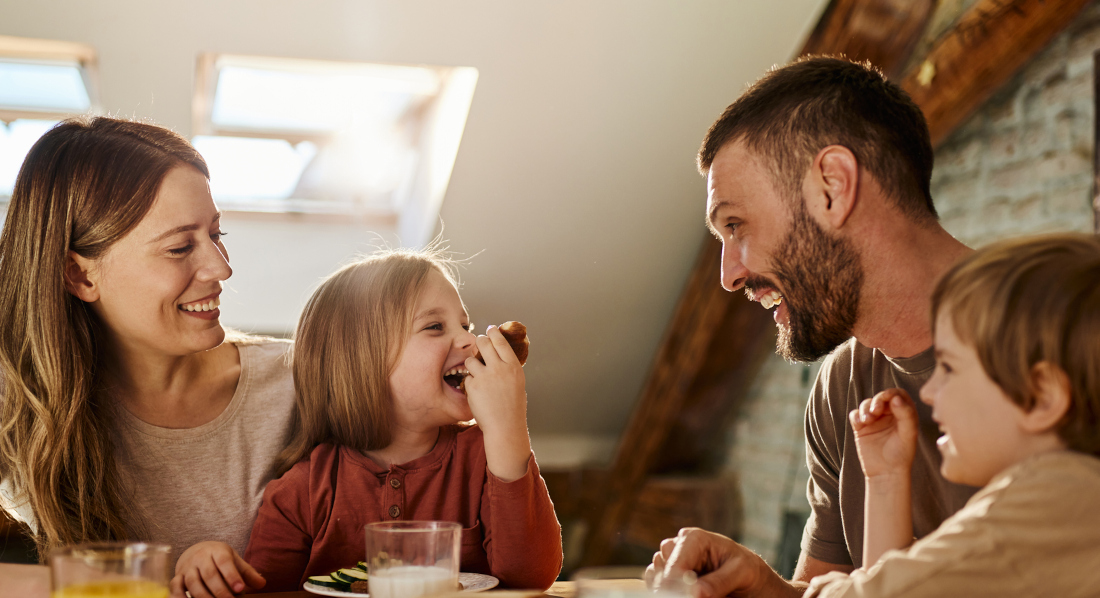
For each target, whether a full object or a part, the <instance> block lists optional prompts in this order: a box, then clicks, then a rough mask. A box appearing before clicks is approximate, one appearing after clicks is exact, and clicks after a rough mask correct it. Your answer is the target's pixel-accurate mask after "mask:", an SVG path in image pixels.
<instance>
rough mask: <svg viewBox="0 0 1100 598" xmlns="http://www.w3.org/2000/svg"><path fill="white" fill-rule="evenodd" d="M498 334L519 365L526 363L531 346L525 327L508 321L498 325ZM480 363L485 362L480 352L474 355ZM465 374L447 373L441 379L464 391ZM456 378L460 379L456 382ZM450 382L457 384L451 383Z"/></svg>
mask: <svg viewBox="0 0 1100 598" xmlns="http://www.w3.org/2000/svg"><path fill="white" fill-rule="evenodd" d="M499 330H500V333H501V334H503V335H504V339H505V340H507V341H508V344H509V345H510V346H511V347H512V351H513V352H514V353H515V354H516V359H518V360H519V364H520V365H523V364H525V363H527V353H528V349H529V347H530V346H531V340H530V339H528V338H527V327H526V326H524V325H523V324H521V323H520V322H515V321H508V322H505V323H503V324H501V325H500V328H499ZM474 357H477V360H478V361H480V362H481V363H485V360H484V359H482V358H481V351H478V352H477V354H475V355H474ZM467 375H468V374H467V373H466V372H461V371H455V372H454V373H449V374H448V375H446V376H444V377H443V378H444V379H445V380H447V383H448V384H450V385H451V386H454V387H455V388H461V389H462V390H463V391H465V390H466V376H467ZM456 378H461V379H459V380H456ZM452 381H454V382H457V383H452Z"/></svg>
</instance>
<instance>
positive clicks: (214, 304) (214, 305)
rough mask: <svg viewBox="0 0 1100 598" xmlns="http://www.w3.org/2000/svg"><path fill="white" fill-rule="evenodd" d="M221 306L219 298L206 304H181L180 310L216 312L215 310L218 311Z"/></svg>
mask: <svg viewBox="0 0 1100 598" xmlns="http://www.w3.org/2000/svg"><path fill="white" fill-rule="evenodd" d="M221 304H222V302H221V300H220V299H218V298H217V297H214V298H213V299H211V300H209V301H206V302H205V303H184V304H181V305H180V309H182V310H183V311H214V310H215V309H218V306H219V305H221Z"/></svg>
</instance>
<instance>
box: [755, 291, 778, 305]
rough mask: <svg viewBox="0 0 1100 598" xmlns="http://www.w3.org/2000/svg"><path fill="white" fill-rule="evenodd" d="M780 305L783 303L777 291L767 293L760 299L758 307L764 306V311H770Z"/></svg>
mask: <svg viewBox="0 0 1100 598" xmlns="http://www.w3.org/2000/svg"><path fill="white" fill-rule="evenodd" d="M780 303H783V295H780V294H779V291H768V292H767V293H765V294H764V295H763V296H762V297H760V305H762V306H764V309H771V308H772V307H774V306H776V305H779V304H780Z"/></svg>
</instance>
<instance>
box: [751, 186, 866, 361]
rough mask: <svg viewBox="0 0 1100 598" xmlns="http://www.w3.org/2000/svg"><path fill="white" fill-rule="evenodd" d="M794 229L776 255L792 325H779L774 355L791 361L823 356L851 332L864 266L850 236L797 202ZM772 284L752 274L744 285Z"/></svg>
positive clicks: (793, 221)
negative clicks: (831, 229)
mask: <svg viewBox="0 0 1100 598" xmlns="http://www.w3.org/2000/svg"><path fill="white" fill-rule="evenodd" d="M794 212H795V213H794V215H793V218H792V223H791V229H790V232H789V233H788V235H787V238H786V239H784V241H783V242H782V244H781V245H780V246H779V248H778V249H777V250H776V252H775V255H773V256H772V262H773V263H774V264H775V266H774V272H775V274H774V277H775V279H776V282H778V283H779V286H780V287H781V288H782V289H783V302H784V303H785V304H786V305H787V313H788V326H782V325H780V326H779V338H778V341H777V342H776V353H778V354H779V355H780V356H782V357H783V358H784V359H787V360H788V361H803V362H811V361H817V360H818V359H821V358H822V357H824V356H825V355H827V354H829V352H831V351H832V350H833V349H835V348H837V347H838V346H840V345H841V344H842V343H844V342H845V341H847V340H848V339H849V338H850V337H851V336H852V328H853V326H854V325H855V322H856V316H857V315H858V312H859V299H860V291H861V289H862V287H863V266H862V263H861V262H860V257H859V254H858V253H856V251H855V249H854V248H853V247H852V245H851V242H849V241H848V240H846V239H844V238H841V237H835V236H832V235H830V234H829V233H826V232H825V231H824V230H823V229H822V228H821V227H820V226H818V224H817V223H816V222H814V220H813V218H811V217H810V215H809V213H807V211H806V208H805V206H804V204H803V203H802V202H801V201H799V202H797V207H796V208H795V210H794ZM754 286H755V287H757V288H762V287H770V286H773V285H772V283H769V282H768V281H767V280H766V279H764V278H763V277H755V276H754V277H750V278H749V279H747V280H746V281H745V289H746V291H747V292H752V291H753V289H754Z"/></svg>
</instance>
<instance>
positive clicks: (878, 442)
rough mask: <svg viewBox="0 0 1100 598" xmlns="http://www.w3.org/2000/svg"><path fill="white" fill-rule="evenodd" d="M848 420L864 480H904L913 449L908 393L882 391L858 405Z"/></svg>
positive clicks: (914, 419)
mask: <svg viewBox="0 0 1100 598" xmlns="http://www.w3.org/2000/svg"><path fill="white" fill-rule="evenodd" d="M848 419H849V420H850V421H851V422H852V430H853V431H855V436H856V449H857V450H858V452H859V464H860V466H861V467H862V468H863V475H864V477H866V478H867V479H872V478H877V477H880V476H896V475H905V476H906V477H908V475H909V470H910V468H911V466H912V464H913V454H914V453H915V452H916V449H917V411H916V408H915V407H914V406H913V400H912V399H910V398H909V394H908V393H906V392H905V391H904V390H902V389H900V388H891V389H888V390H884V391H882V392H880V393H878V394H877V395H875V397H874V398H872V399H866V400H864V401H863V402H862V403H860V404H859V409H853V410H852V412H851V413H849V414H848Z"/></svg>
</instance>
